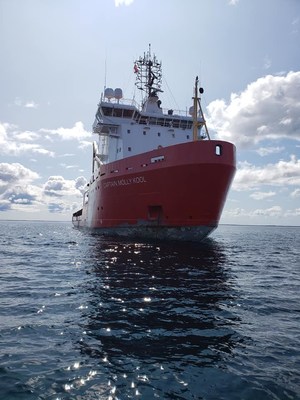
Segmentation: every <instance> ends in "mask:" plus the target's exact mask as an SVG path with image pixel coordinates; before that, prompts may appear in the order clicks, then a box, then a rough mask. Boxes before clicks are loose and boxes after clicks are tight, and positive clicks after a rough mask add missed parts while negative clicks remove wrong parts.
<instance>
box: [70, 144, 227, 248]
mask: <svg viewBox="0 0 300 400" xmlns="http://www.w3.org/2000/svg"><path fill="white" fill-rule="evenodd" d="M234 173H235V147H234V145H232V144H231V143H228V142H222V141H215V140H211V141H196V142H190V143H184V144H178V145H174V146H169V147H166V148H161V149H157V150H153V151H150V152H147V153H143V154H140V155H137V156H133V157H128V158H125V159H122V160H119V161H115V162H113V163H109V164H106V165H102V166H101V169H100V176H95V177H93V179H92V181H91V182H90V186H89V192H88V201H87V202H86V203H85V204H84V207H83V209H82V210H80V211H79V212H77V213H75V214H74V215H73V223H74V226H77V227H86V228H92V229H94V230H96V231H99V232H100V233H108V234H119V235H125V236H129V235H134V236H136V235H138V236H141V237H148V238H171V239H187V240H201V239H202V238H203V237H205V236H207V235H208V234H209V233H210V232H211V231H212V230H214V229H215V228H216V227H217V226H218V223H219V219H220V216H221V213H222V210H223V206H224V203H225V200H226V196H227V192H228V190H229V187H230V184H231V182H232V179H233V176H234Z"/></svg>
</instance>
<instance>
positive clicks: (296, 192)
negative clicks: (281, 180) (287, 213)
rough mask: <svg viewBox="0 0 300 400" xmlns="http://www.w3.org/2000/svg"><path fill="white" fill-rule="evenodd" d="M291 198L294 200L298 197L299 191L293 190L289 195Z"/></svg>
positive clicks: (299, 195)
mask: <svg viewBox="0 0 300 400" xmlns="http://www.w3.org/2000/svg"><path fill="white" fill-rule="evenodd" d="M291 197H294V198H297V197H300V189H295V190H294V191H293V192H292V193H291Z"/></svg>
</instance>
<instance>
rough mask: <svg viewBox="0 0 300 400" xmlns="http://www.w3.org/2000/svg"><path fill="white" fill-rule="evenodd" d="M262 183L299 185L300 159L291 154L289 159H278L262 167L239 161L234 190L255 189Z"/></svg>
mask: <svg viewBox="0 0 300 400" xmlns="http://www.w3.org/2000/svg"><path fill="white" fill-rule="evenodd" d="M262 185H269V186H286V185H289V186H300V160H299V159H297V158H296V156H294V155H292V156H291V158H290V160H289V161H284V160H280V161H278V163H276V164H267V165H265V166H262V167H257V166H254V165H252V164H250V163H248V162H246V161H245V162H241V163H239V165H238V169H237V173H236V175H235V178H234V181H233V185H232V188H233V189H234V190H237V191H242V190H257V188H259V187H260V186H262Z"/></svg>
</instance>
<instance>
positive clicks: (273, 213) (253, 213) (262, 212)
mask: <svg viewBox="0 0 300 400" xmlns="http://www.w3.org/2000/svg"><path fill="white" fill-rule="evenodd" d="M282 215H283V210H282V208H281V207H280V206H273V207H270V208H258V209H256V210H250V211H248V210H245V209H244V208H234V209H231V210H225V211H224V216H226V218H228V217H230V218H241V217H244V218H255V217H281V216H282ZM259 219H260V218H259Z"/></svg>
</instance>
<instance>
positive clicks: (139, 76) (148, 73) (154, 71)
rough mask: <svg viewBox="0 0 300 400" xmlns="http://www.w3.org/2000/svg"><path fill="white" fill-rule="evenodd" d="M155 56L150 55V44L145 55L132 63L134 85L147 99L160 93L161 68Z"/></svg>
mask: <svg viewBox="0 0 300 400" xmlns="http://www.w3.org/2000/svg"><path fill="white" fill-rule="evenodd" d="M161 65H162V64H161V62H159V61H158V60H157V58H156V56H155V54H153V55H152V54H151V44H149V49H148V51H147V53H144V56H143V57H140V58H139V59H138V60H136V61H135V63H134V72H135V74H136V82H135V85H136V87H137V88H138V89H139V90H142V91H143V92H145V93H146V95H147V97H152V96H156V95H157V93H158V92H162V90H161V83H162V68H161Z"/></svg>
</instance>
